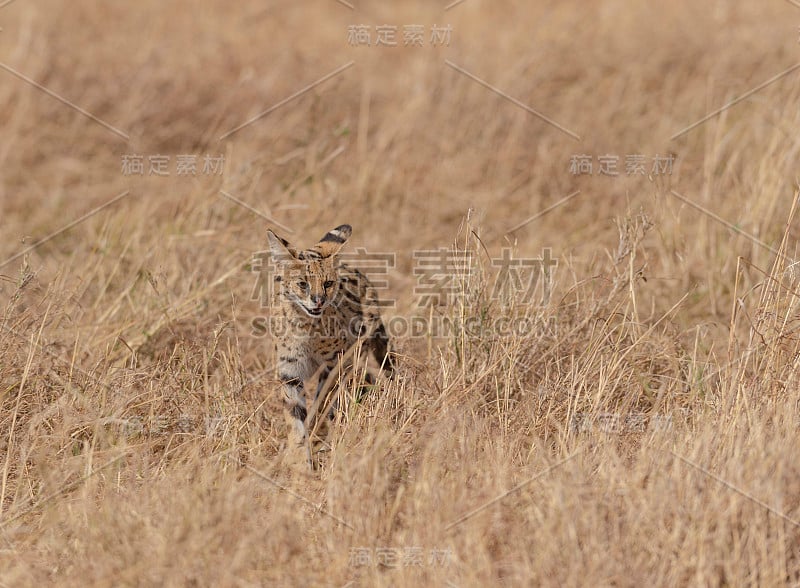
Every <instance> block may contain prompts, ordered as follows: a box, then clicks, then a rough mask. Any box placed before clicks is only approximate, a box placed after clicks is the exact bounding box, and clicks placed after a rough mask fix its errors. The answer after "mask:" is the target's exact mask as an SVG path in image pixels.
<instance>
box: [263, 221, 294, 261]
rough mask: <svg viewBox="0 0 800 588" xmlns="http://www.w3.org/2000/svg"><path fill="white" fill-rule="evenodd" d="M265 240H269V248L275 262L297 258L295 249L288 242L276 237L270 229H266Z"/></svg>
mask: <svg viewBox="0 0 800 588" xmlns="http://www.w3.org/2000/svg"><path fill="white" fill-rule="evenodd" d="M267 241H269V250H270V252H271V253H272V259H274V260H275V262H276V263H279V262H286V261H293V260H295V259H297V250H296V249H295V248H294V247H292V246H291V245H289V242H288V241H287V240H286V239H284V238H282V237H278V235H276V234H275V233H273V232H272V230H271V229H267Z"/></svg>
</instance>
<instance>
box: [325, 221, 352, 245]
mask: <svg viewBox="0 0 800 588" xmlns="http://www.w3.org/2000/svg"><path fill="white" fill-rule="evenodd" d="M352 233H353V227H351V226H350V225H339V226H338V227H336V228H335V229H331V230H330V231H328V232H327V233H325V236H324V237H322V239H320V240H319V242H320V243H338V244H342V243H344V242H345V241H347V239H348V238H349V237H350V235H351V234H352Z"/></svg>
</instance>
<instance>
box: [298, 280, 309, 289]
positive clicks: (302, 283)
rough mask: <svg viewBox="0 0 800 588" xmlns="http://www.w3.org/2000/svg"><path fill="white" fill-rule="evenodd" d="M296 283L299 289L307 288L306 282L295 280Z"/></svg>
mask: <svg viewBox="0 0 800 588" xmlns="http://www.w3.org/2000/svg"><path fill="white" fill-rule="evenodd" d="M297 285H298V286H299V287H300V289H301V290H308V288H309V286H308V282H302V281H301V282H297Z"/></svg>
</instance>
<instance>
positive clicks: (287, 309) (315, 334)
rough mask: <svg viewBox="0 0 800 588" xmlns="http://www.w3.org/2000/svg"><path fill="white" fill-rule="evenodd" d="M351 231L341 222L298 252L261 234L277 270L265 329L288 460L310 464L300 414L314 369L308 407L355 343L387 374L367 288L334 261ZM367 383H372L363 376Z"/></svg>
mask: <svg viewBox="0 0 800 588" xmlns="http://www.w3.org/2000/svg"><path fill="white" fill-rule="evenodd" d="M351 233H352V227H350V225H341V226H338V227H336V228H335V229H333V230H331V231H329V232H327V233H325V235H324V236H323V237H322V238H321V239H320V240H319V242H318V243H317V244H316V245H314V246H313V247H311V248H310V249H306V250H299V249H297V248H295V247H293V246H292V245H290V244H289V242H288V241H286V240H285V239H282V238H281V237H278V236H277V235H276V234H275V233H273V232H272V231H267V238H268V239H269V246H270V252H271V254H272V258H273V261H274V264H275V267H276V270H277V271H276V272H275V277H274V280H275V288H274V289H273V309H272V318H271V320H272V323H273V326H275V327H277V329H276V330H273V333H274V336H275V338H276V357H277V369H278V378H279V379H280V381H281V384H282V388H283V400H284V414H285V417H286V420H287V424H288V425H289V448H288V449H289V452H290V453H292V454H293V455H292V457H291V458H290V459H296V460H300V459H303V458H304V460H305V462H306V463H307V464H308V465H309V466H312V467H313V465H312V461H311V454H310V448H309V439H308V427H311V426H313V422H312V423H307V422H306V421H307V420H313V419H314V416H315V415H313V414H312V416H311V418H308V410H307V408H306V398H305V388H304V383H305V381H306V380H307V379H308V378H310V377H311V376H312V375H314V374H315V373H316V372H317V370H318V369H319V368H320V367H322V370H321V373H320V376H319V383H318V385H317V391H316V396H315V408H316V407H317V406H318V404H319V401H320V398H319V396H320V393H321V392H322V391H323V389H325V391H327V389H328V388H330V386H326V385H325V384H326V381H327V379H328V376H329V375H330V374H331V372H332V371H333V370H334V368H336V367H337V363H338V362H340V361H343V360H344V359H346V357H345V356H346V355H349V354H347V352H348V350H350V349H351V347H352V346H353V345H354V344H356V343H358V342H362V343H363V345H364V346H365V347H368V348H369V349H371V351H372V353H373V355H374V357H375V360H376V361H377V362H378V364H380V366H381V369H382V370H384V371H385V372H387V375H389V376H391V375H392V373H393V372H394V367H395V366H394V359H393V355H392V353H391V349H390V342H389V337H388V335H387V333H386V328H385V327H384V324H383V322H382V321H381V316H380V312H379V308H378V295H377V292H376V290H375V287H374V286H373V284H372V283H371V282H370V281H369V279H368V278H367V277H366V276H365V275H364V274H363V273H361V272H360V271H358V270H357V269H355V268H352V267H349V266H347V265H346V264H344V263H342V262H340V261H339V259H338V258H339V255H338V254H339V251H340V250H341V248H342V246H343V245H344V244H345V242H346V241H347V239H348V237H350V234H351ZM343 358H344V359H343ZM368 383H374V380H372V378H371V377H370V376H369V375H368ZM335 408H336V407H335V405H334V406H332V407H331V410H330V412H329V413H328V415H327V420H331V419H333V415H334V410H335ZM312 412H313V410H312ZM325 425H326V426H327V423H325Z"/></svg>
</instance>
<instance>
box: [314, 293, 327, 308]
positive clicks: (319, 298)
mask: <svg viewBox="0 0 800 588" xmlns="http://www.w3.org/2000/svg"><path fill="white" fill-rule="evenodd" d="M311 302H313V303H314V304H316V305H317V307H320V306H322V304H323V303H324V302H325V297H324V296H323V295H322V294H312V295H311Z"/></svg>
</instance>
